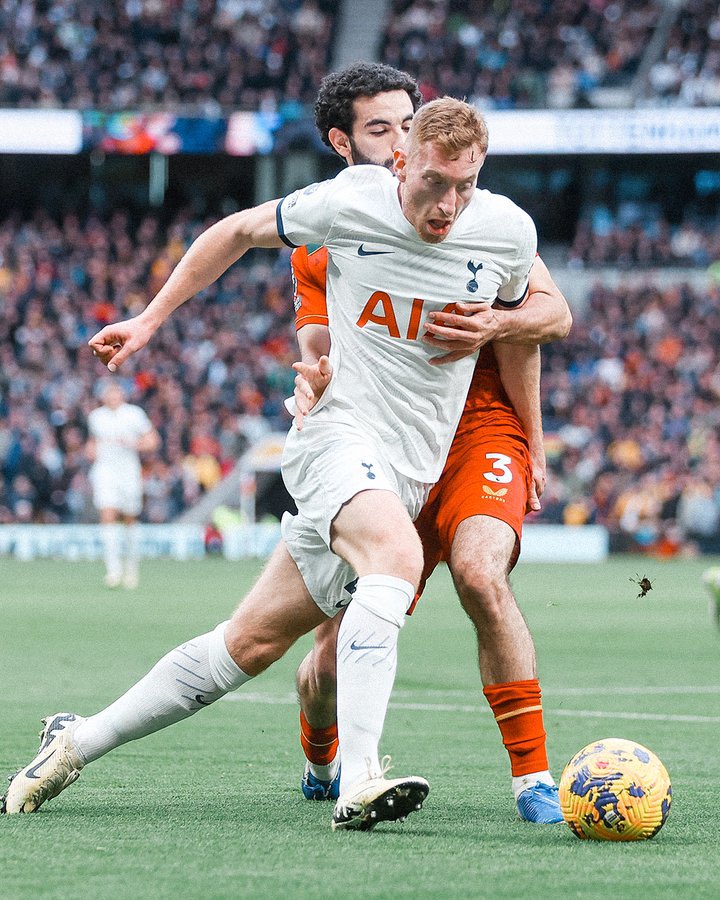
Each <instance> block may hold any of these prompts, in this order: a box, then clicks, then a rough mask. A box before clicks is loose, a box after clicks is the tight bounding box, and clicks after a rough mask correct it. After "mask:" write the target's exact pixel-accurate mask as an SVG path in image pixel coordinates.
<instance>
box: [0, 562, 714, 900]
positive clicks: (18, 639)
mask: <svg viewBox="0 0 720 900" xmlns="http://www.w3.org/2000/svg"><path fill="white" fill-rule="evenodd" d="M711 562H713V561H711V560H706V561H704V562H703V561H682V562H675V561H674V562H657V561H651V560H637V559H634V558H616V559H613V560H611V561H610V562H608V563H605V564H602V565H594V566H580V565H523V564H522V563H521V564H520V566H519V567H518V569H517V570H516V574H515V576H514V587H515V591H516V594H517V596H518V599H519V601H520V603H521V606H522V608H523V611H524V613H525V615H526V617H527V619H528V622H529V624H530V627H531V629H532V632H533V635H534V637H535V641H536V645H537V650H538V662H539V670H540V678H541V684H542V685H543V689H544V705H545V723H546V728H547V731H548V744H549V751H550V757H551V767H552V769H553V771H554V774H555V776H556V778H558V777H559V775H560V772H561V770H562V767H563V765H564V763H565V762H566V761H567V760H568V759H569V758H570V757H571V755H572V754H573V753H574V752H575V751H577V750H578V749H579V748H580V747H582V746H583V745H584V744H586V743H588V742H590V741H592V740H596V739H599V738H603V737H627V738H632V739H633V740H637V741H639V742H640V743H642V744H645V745H646V746H648V747H650V748H651V749H652V750H654V751H655V752H656V753H657V754H658V755H659V756H660V758H661V759H662V760H663V762H664V763H665V765H666V766H667V768H668V770H669V772H670V776H671V779H672V782H673V790H674V799H673V807H672V812H671V814H670V818H669V820H668V823H667V825H666V826H665V828H664V829H663V830H662V831H661V832H660V834H659V835H658V836H657V837H656V838H654V839H653V840H652V841H647V842H642V843H637V844H605V843H595V842H587V841H579V840H578V839H577V838H575V837H574V836H573V835H572V834H571V832H570V830H569V829H568V828H566V827H565V826H545V827H540V826H532V825H528V824H526V823H523V822H521V821H519V820H518V818H517V816H516V813H515V809H514V804H513V802H512V797H511V794H510V791H509V766H508V762H507V756H506V754H505V751H504V749H503V747H502V744H501V742H500V735H499V732H498V730H497V726H496V725H495V723H494V721H493V719H492V716H491V715H490V712H489V709H488V707H487V705H486V704H485V701H484V699H483V697H482V693H481V685H480V680H479V676H478V674H477V668H476V663H475V647H474V639H473V634H472V629H471V626H470V624H469V622H468V621H467V620H466V619H465V617H464V614H463V613H462V611H461V610H460V607H459V604H458V603H457V601H456V599H455V597H454V593H453V590H452V586H451V582H450V579H449V577H448V574H447V572H446V571H445V570H442V571H439V572H438V573H436V575H435V576H434V578H433V580H432V581H431V583H430V585H429V588H428V591H427V594H426V597H425V598H424V599H423V601H422V603H421V604H420V606H419V607H418V610H417V612H416V613H415V615H414V616H413V617H412V619H411V620H410V621H409V622H408V624H407V626H406V628H405V629H404V631H403V632H402V634H401V637H400V665H399V669H398V676H397V680H396V686H395V692H394V694H393V699H392V702H391V708H390V711H389V713H388V718H387V725H386V729H385V735H384V739H383V745H382V750H383V752H390V753H392V754H393V758H394V761H395V766H396V769H395V771H396V772H397V773H399V774H410V773H416V774H420V775H424V776H425V777H427V778H428V780H429V781H430V784H431V792H430V796H429V797H428V800H427V802H426V805H425V807H424V809H423V811H422V812H420V813H417V814H415V815H413V816H411V817H410V818H409V819H408V820H407V822H405V823H404V824H400V825H398V824H394V825H391V824H385V825H380V826H378V828H377V829H376V830H375V831H374V832H371V833H369V834H358V833H355V834H349V833H341V834H333V833H332V832H331V831H330V827H329V823H330V814H331V808H330V805H329V804H325V803H310V802H308V801H305V800H304V799H303V798H302V796H301V794H300V791H299V788H298V783H299V777H300V773H301V770H302V764H303V757H302V752H301V750H300V746H299V742H298V736H297V732H298V714H297V707H296V705H295V701H294V697H293V688H294V671H295V668H296V666H297V663H298V662H299V660H300V659H301V658H302V656H303V655H304V653H305V652H306V650H307V648H308V646H309V642H308V641H307V640H304V641H302V642H300V643H299V644H298V645H297V646H296V647H294V648H293V649H292V651H291V652H290V653H289V654H288V656H287V657H286V658H285V659H283V660H281V662H280V663H279V664H277V665H276V666H275V667H273V669H271V670H270V671H269V672H267V673H265V674H264V675H263V676H261V677H260V678H258V679H257V680H255V681H254V682H252V683H251V684H249V685H247V686H246V688H244V689H241V690H240V691H238V692H237V693H236V694H233V695H231V697H229V698H226V699H225V700H223V701H221V702H220V703H217V704H216V705H214V706H213V707H211V708H210V709H208V710H205V711H203V712H201V713H200V714H199V715H196V716H195V717H193V718H192V719H190V720H188V721H186V722H184V723H181V724H179V725H176V726H173V727H172V728H170V729H168V730H166V731H164V732H161V733H159V734H156V735H153V736H151V737H149V738H146V739H144V740H141V741H136V742H134V743H131V744H128V745H126V746H124V747H122V748H120V749H118V750H116V751H115V752H114V753H111V754H109V755H108V756H106V757H104V758H103V759H101V760H99V761H98V762H96V763H94V764H93V765H91V766H89V767H88V768H87V769H86V770H85V771H84V772H83V774H82V776H81V778H80V780H79V781H78V783H77V784H76V785H74V786H73V787H71V788H70V789H69V790H68V791H66V792H65V793H64V794H63V795H62V796H61V797H59V798H58V799H56V800H54V801H51V802H50V803H49V804H47V805H46V806H45V807H43V809H42V810H40V812H39V813H37V814H36V815H30V816H14V817H7V818H6V817H3V818H2V819H0V865H1V869H0V895H2V897H3V898H8V900H11V898H20V897H23V898H24V897H33V898H35V897H53V898H58V897H62V898H64V897H68V898H69V897H73V898H75V897H78V896H91V897H94V898H125V897H127V898H131V897H132V898H171V897H172V898H202V900H205V898H224V897H228V898H230V897H233V898H276V897H280V896H286V897H292V898H325V897H328V898H329V897H337V896H344V897H351V898H355V897H388V898H398V897H414V898H464V897H478V898H485V897H487V898H495V897H507V898H514V897H556V896H558V895H563V896H566V897H583V898H596V897H597V898H606V897H607V896H615V897H643V898H653V900H654V898H663V897H668V898H669V897H678V896H681V897H692V898H696V897H713V898H717V897H720V887H718V885H719V884H720V853H718V824H717V819H716V815H717V807H718V797H720V769H719V767H718V761H717V746H718V737H719V736H720V633H718V631H717V630H716V629H715V627H714V625H713V624H712V623H711V621H710V618H709V616H708V613H707V598H706V596H705V593H704V588H703V586H702V583H701V573H702V571H703V569H704V568H706V567H707V566H709V565H710V564H711ZM715 562H717V561H715ZM259 567H260V563H247V564H237V563H227V562H224V561H220V560H207V561H204V562H202V563H171V562H152V563H151V562H146V563H145V564H144V566H143V571H142V579H143V580H142V583H141V587H140V589H139V590H138V591H136V592H124V591H109V590H107V589H105V588H103V587H102V586H101V585H102V577H101V575H102V573H101V569H100V567H99V566H98V565H96V564H86V563H76V564H67V563H61V562H50V561H42V562H35V563H19V562H14V561H9V560H7V559H0V611H1V614H2V637H3V639H2V652H1V653H0V676H1V680H0V684H1V685H2V694H1V705H0V710H1V711H2V719H1V723H2V724H1V732H0V733H1V735H2V737H1V740H0V772H11V771H13V770H14V769H15V768H16V767H17V766H18V765H20V764H25V763H26V762H27V761H28V760H29V759H30V758H31V757H32V755H33V754H34V753H35V750H36V748H37V741H36V736H35V735H36V732H37V730H38V729H39V719H40V717H41V716H43V715H46V714H48V713H51V712H57V711H60V710H70V711H74V712H79V713H82V714H90V713H92V712H94V711H96V710H97V709H99V708H100V707H102V706H104V705H106V704H107V703H108V702H110V701H112V700H113V699H115V697H117V696H118V695H119V694H120V693H122V691H123V690H125V689H126V688H127V687H128V686H129V685H130V684H131V683H133V682H134V681H135V680H137V679H138V678H139V677H140V676H141V675H143V674H144V673H145V672H146V671H147V669H148V668H150V667H151V666H152V665H153V663H154V662H155V661H156V660H157V659H158V658H159V657H160V656H162V655H163V654H164V653H165V652H167V651H168V650H169V649H171V648H172V647H174V646H176V645H177V644H178V643H180V642H181V641H183V640H185V639H186V638H189V637H191V636H193V635H195V634H199V633H201V632H202V631H207V630H209V629H210V628H212V627H213V626H214V625H215V624H216V623H217V622H218V621H220V620H221V619H222V618H225V617H227V615H228V614H229V613H230V611H231V610H232V608H233V606H234V604H235V602H236V601H237V600H238V599H239V598H240V597H241V596H242V595H243V593H244V592H245V591H246V590H247V588H248V587H249V585H250V584H251V582H252V581H253V579H254V577H255V576H256V574H257V572H258V571H259ZM638 567H640V568H638ZM636 574H639V575H640V576H641V577H642V576H643V575H647V576H648V577H649V578H650V579H651V581H652V583H653V590H652V592H650V593H649V594H648V595H647V596H646V597H645V598H643V599H637V598H636V595H637V593H638V588H637V587H636V585H634V584H631V583H630V582H629V579H630V578H635V576H636Z"/></svg>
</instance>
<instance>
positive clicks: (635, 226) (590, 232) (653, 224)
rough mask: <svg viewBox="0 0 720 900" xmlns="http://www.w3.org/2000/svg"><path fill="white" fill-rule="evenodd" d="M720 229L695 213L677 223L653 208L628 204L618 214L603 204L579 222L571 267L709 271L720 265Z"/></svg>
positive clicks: (573, 243)
mask: <svg viewBox="0 0 720 900" xmlns="http://www.w3.org/2000/svg"><path fill="white" fill-rule="evenodd" d="M719 225H720V222H718V221H714V220H712V219H710V218H704V217H700V216H697V215H692V214H690V213H688V214H687V215H686V216H685V218H684V219H683V220H682V221H681V222H680V223H679V224H677V225H671V224H670V223H669V222H668V220H667V219H666V218H665V217H664V216H663V215H662V214H661V213H660V212H659V211H658V210H657V208H655V207H653V205H652V204H641V203H635V202H627V203H623V204H621V206H620V208H619V209H618V210H617V211H615V212H613V211H611V210H610V209H609V208H608V207H607V206H605V205H604V204H597V205H594V206H592V207H591V208H590V209H588V210H587V211H586V213H584V214H583V215H582V216H581V217H580V219H579V221H578V224H577V229H576V232H575V237H574V240H573V242H572V245H571V247H570V249H569V251H568V257H567V261H568V265H569V266H570V267H571V268H575V269H586V268H587V269H594V268H600V267H602V266H614V267H617V268H621V269H631V268H638V267H640V268H647V267H665V266H698V267H700V268H707V267H708V266H710V265H712V264H713V263H716V262H718V261H720V227H719Z"/></svg>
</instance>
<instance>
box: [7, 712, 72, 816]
mask: <svg viewBox="0 0 720 900" xmlns="http://www.w3.org/2000/svg"><path fill="white" fill-rule="evenodd" d="M83 721H85V720H84V719H83V717H82V716H76V715H75V714H74V713H55V715H53V716H48V717H47V718H46V719H43V720H42V722H43V725H44V726H45V727H44V728H43V730H42V731H41V732H40V749H39V750H38V752H37V754H36V755H35V758H34V759H33V760H32V761H31V762H30V764H29V765H27V766H25V768H24V769H20V771H18V772H16V773H15V774H14V775H11V776H10V778H9V779H8V780H9V781H10V787H9V788H8V790H7V793H6V794H5V796H4V797H2V798H1V799H0V812H3V813H7V814H13V813H30V812H35V810H37V809H39V808H40V807H41V806H42V804H43V803H45V801H46V800H52V798H53V797H57V795H58V794H59V793H60V791H64V790H65V788H66V787H68V786H69V785H71V784H72V783H73V782H74V781H76V780H77V778H78V777H79V775H80V770H81V769H82V767H83V766H84V765H85V762H84V760H83V759H82V757H81V756H80V754H79V753H78V751H77V750H76V749H75V746H74V744H73V740H72V736H73V733H74V732H75V729H76V728H77V727H78V725H79V724H80V723H81V722H83Z"/></svg>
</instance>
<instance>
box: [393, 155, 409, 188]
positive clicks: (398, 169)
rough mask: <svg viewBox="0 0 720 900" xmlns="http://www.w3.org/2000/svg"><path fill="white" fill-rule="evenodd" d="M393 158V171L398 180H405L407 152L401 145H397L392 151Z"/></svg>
mask: <svg viewBox="0 0 720 900" xmlns="http://www.w3.org/2000/svg"><path fill="white" fill-rule="evenodd" d="M393 160H394V166H393V168H394V171H395V174H396V175H397V177H398V181H405V179H406V178H407V172H406V165H407V153H406V152H405V151H404V150H403V148H402V147H398V148H397V149H396V150H394V151H393Z"/></svg>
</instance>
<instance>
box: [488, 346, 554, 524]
mask: <svg viewBox="0 0 720 900" xmlns="http://www.w3.org/2000/svg"><path fill="white" fill-rule="evenodd" d="M493 350H494V351H495V358H496V359H497V364H498V369H499V371H500V378H501V380H502V383H503V387H504V388H505V392H506V393H507V395H508V398H509V400H510V402H511V403H512V405H513V408H514V410H515V412H516V414H517V417H518V419H520V422H521V423H522V426H523V431H524V432H525V436H526V437H527V439H528V446H529V448H530V459H531V461H532V490H531V492H530V495H529V496H528V511H530V510H538V509H540V499H539V498H540V497H541V496H542V493H543V491H544V490H545V481H546V465H545V447H544V443H543V429H542V411H541V407H540V347H539V346H538V344H509V343H504V342H498V343H494V344H493Z"/></svg>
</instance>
